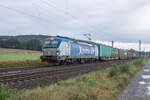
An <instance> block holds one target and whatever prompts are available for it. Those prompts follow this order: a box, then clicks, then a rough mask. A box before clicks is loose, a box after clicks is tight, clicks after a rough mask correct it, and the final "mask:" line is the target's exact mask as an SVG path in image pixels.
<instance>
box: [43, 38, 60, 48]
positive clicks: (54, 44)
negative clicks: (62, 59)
mask: <svg viewBox="0 0 150 100" xmlns="http://www.w3.org/2000/svg"><path fill="white" fill-rule="evenodd" d="M57 44H58V39H47V40H46V41H45V43H44V46H43V48H57Z"/></svg>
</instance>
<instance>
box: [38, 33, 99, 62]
mask: <svg viewBox="0 0 150 100" xmlns="http://www.w3.org/2000/svg"><path fill="white" fill-rule="evenodd" d="M98 59H99V58H98V47H97V46H96V44H94V43H92V42H87V41H82V40H76V39H71V38H68V37H60V36H52V37H50V38H47V39H46V40H45V43H44V45H43V56H41V60H42V61H47V62H48V63H52V62H55V63H66V62H67V63H73V62H80V63H82V62H85V61H89V60H90V61H91V60H92V61H95V60H98Z"/></svg>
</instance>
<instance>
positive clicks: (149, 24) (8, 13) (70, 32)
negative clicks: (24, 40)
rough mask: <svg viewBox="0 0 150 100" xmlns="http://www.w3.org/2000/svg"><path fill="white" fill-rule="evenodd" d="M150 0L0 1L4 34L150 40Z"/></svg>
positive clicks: (1, 33)
mask: <svg viewBox="0 0 150 100" xmlns="http://www.w3.org/2000/svg"><path fill="white" fill-rule="evenodd" d="M149 11H150V1H149V0H0V35H22V34H46V35H65V36H70V37H74V38H81V39H82V38H84V37H83V35H82V34H85V33H91V34H92V38H93V39H94V40H103V41H111V40H114V41H127V42H137V41H138V40H139V39H141V40H142V41H143V42H149V43H150V39H149V34H150V12H149Z"/></svg>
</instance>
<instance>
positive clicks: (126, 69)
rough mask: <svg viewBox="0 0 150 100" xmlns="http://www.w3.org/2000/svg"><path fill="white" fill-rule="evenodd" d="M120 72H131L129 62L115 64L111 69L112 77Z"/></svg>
mask: <svg viewBox="0 0 150 100" xmlns="http://www.w3.org/2000/svg"><path fill="white" fill-rule="evenodd" d="M118 73H130V70H129V64H128V63H124V64H121V65H113V66H112V68H111V69H110V71H109V75H110V77H113V76H115V75H117V74H118Z"/></svg>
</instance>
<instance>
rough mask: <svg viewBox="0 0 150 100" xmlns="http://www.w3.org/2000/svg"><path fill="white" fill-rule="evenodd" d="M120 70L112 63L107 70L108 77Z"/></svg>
mask: <svg viewBox="0 0 150 100" xmlns="http://www.w3.org/2000/svg"><path fill="white" fill-rule="evenodd" d="M119 71H120V69H119V67H118V66H117V65H113V66H112V68H111V69H110V71H109V75H110V77H113V76H115V75H117V73H118V72H119Z"/></svg>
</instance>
